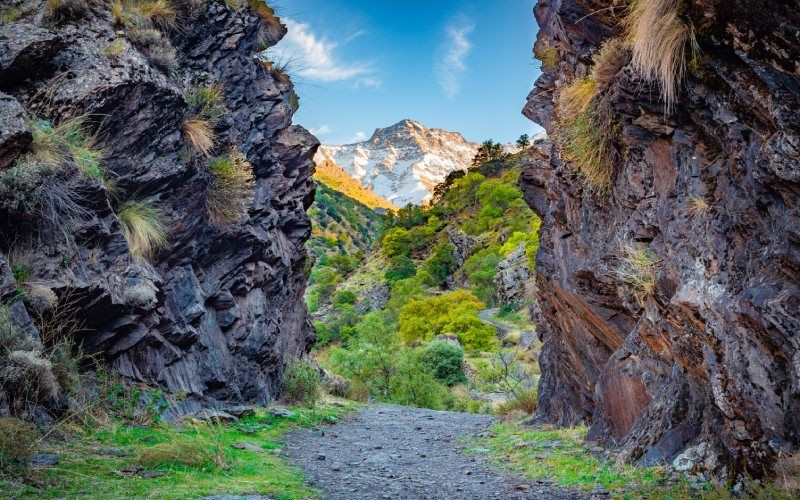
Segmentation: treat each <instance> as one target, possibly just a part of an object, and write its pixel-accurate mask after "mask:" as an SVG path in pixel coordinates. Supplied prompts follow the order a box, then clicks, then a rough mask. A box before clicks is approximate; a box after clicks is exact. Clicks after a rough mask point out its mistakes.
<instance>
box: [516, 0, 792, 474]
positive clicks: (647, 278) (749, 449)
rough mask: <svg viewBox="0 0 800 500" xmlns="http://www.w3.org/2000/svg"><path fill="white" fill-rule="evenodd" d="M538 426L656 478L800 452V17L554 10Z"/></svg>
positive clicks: (718, 7) (752, 470)
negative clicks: (570, 433)
mask: <svg viewBox="0 0 800 500" xmlns="http://www.w3.org/2000/svg"><path fill="white" fill-rule="evenodd" d="M535 15H536V19H537V21H538V23H539V26H540V31H539V35H538V38H537V42H536V46H535V53H536V54H537V57H538V58H539V59H540V60H541V61H542V67H543V74H542V76H541V77H540V78H539V79H538V80H537V82H536V88H535V89H534V90H533V91H532V92H531V94H530V96H529V97H528V103H527V106H526V107H525V110H524V114H525V115H526V116H528V117H530V118H531V119H532V120H534V121H536V122H538V123H540V124H542V125H543V126H545V127H546V129H547V131H548V134H549V135H550V137H551V138H553V140H554V145H553V148H552V153H551V155H550V156H549V158H548V157H541V158H539V159H538V160H537V161H533V162H530V163H529V164H528V165H527V166H526V168H525V171H524V173H523V175H522V177H521V179H520V182H521V186H522V188H523V190H524V191H525V193H526V198H527V200H528V202H529V204H530V206H531V207H532V208H533V209H534V211H536V212H537V213H538V214H539V215H540V216H541V218H542V219H543V222H542V231H541V239H540V241H541V246H540V248H539V251H538V254H537V258H536V260H537V271H536V281H537V286H538V290H537V298H538V302H539V307H540V309H541V311H540V314H539V318H538V323H539V335H540V337H541V339H542V340H543V342H544V346H543V350H542V354H541V358H540V364H541V369H542V378H541V382H540V387H539V398H540V409H539V413H540V417H543V418H546V419H548V420H551V421H554V422H557V423H559V424H563V425H566V424H574V423H578V422H587V423H589V424H590V425H591V431H590V437H591V438H598V439H603V440H604V441H605V442H606V443H608V444H613V445H616V446H618V447H619V449H620V450H621V452H622V456H623V458H625V459H626V460H629V461H638V462H639V463H645V464H653V463H663V462H667V463H674V464H675V465H676V466H679V467H680V468H684V469H686V468H692V467H694V468H699V469H701V470H708V471H711V472H714V473H717V474H723V475H724V474H725V473H728V472H730V471H732V470H736V471H746V472H747V473H749V474H752V475H755V476H760V475H762V474H763V473H764V471H765V470H766V469H768V467H769V465H770V464H771V463H772V462H773V461H774V460H775V459H776V457H778V456H779V455H780V454H781V453H788V452H790V451H791V450H795V449H797V447H798V445H800V289H799V288H798V286H799V285H800V231H799V230H798V227H800V225H799V224H798V222H800V207H799V205H800V111H798V110H800V66H798V61H800V40H798V37H797V33H798V30H799V29H800V9H798V6H797V3H796V2H791V1H789V2H784V1H769V2H756V1H742V0H736V1H727V2H720V1H699V0H680V1H679V0H636V1H634V2H619V1H612V0H542V1H540V2H538V4H537V5H536V7H535Z"/></svg>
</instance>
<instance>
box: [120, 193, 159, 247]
mask: <svg viewBox="0 0 800 500" xmlns="http://www.w3.org/2000/svg"><path fill="white" fill-rule="evenodd" d="M117 218H118V219H119V223H120V229H121V231H122V234H123V235H124V236H125V239H126V240H127V241H128V248H129V249H130V252H131V255H133V256H134V257H135V258H137V259H148V258H150V257H152V256H153V255H154V254H155V253H156V252H157V251H158V250H161V249H163V248H165V247H166V246H167V244H168V242H169V238H168V237H167V234H168V233H167V228H166V227H165V226H164V224H163V223H162V222H161V219H162V216H161V213H160V212H159V211H158V210H157V209H156V208H154V207H153V205H152V204H151V203H146V202H141V201H129V202H127V203H125V204H123V205H122V207H121V208H120V210H119V213H118V214H117Z"/></svg>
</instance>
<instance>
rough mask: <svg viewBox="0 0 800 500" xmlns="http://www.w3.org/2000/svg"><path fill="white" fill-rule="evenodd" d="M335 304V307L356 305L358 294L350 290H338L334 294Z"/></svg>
mask: <svg viewBox="0 0 800 500" xmlns="http://www.w3.org/2000/svg"><path fill="white" fill-rule="evenodd" d="M333 303H334V305H340V304H351V305H352V304H355V303H356V294H354V293H353V292H351V291H349V290H337V291H336V292H334V294H333Z"/></svg>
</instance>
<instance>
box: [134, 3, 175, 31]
mask: <svg viewBox="0 0 800 500" xmlns="http://www.w3.org/2000/svg"><path fill="white" fill-rule="evenodd" d="M134 9H135V11H136V13H137V14H138V15H139V16H141V18H142V19H143V20H144V22H145V23H146V24H147V25H148V26H152V27H155V28H158V29H161V30H174V29H176V28H177V20H178V15H177V12H176V10H175V7H174V6H173V5H172V1H171V0H146V1H139V2H136V3H134Z"/></svg>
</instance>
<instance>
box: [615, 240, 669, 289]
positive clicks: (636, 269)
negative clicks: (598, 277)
mask: <svg viewBox="0 0 800 500" xmlns="http://www.w3.org/2000/svg"><path fill="white" fill-rule="evenodd" d="M658 266H659V259H658V256H657V255H656V254H655V253H654V252H653V251H652V250H650V249H647V248H636V247H635V246H633V245H629V244H623V245H622V255H621V256H620V258H619V265H618V266H617V270H616V275H617V277H618V278H619V279H620V280H622V281H623V282H624V283H627V284H629V285H631V286H633V287H635V288H636V289H637V290H639V291H641V292H643V293H644V294H645V295H651V294H652V293H653V291H655V287H656V281H657V279H658V276H657V274H656V272H657V270H658Z"/></svg>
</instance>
